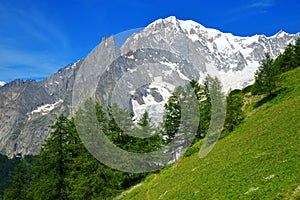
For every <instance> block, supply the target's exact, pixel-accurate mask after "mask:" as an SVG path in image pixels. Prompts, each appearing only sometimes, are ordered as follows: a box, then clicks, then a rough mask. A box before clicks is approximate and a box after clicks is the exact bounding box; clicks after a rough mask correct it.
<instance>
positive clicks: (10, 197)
mask: <svg viewBox="0 0 300 200" xmlns="http://www.w3.org/2000/svg"><path fill="white" fill-rule="evenodd" d="M11 177H12V180H11V187H10V188H9V189H7V190H6V191H5V194H4V200H15V199H19V200H27V199H30V198H29V197H28V189H29V184H30V174H29V166H28V163H27V162H26V161H25V160H22V161H21V163H19V164H18V165H17V166H16V168H15V169H14V171H13V172H12V173H11Z"/></svg>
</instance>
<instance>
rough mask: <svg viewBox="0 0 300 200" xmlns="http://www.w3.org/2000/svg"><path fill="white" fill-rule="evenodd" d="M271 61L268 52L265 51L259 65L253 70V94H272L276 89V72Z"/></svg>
mask: <svg viewBox="0 0 300 200" xmlns="http://www.w3.org/2000/svg"><path fill="white" fill-rule="evenodd" d="M273 63H274V61H273V59H272V58H271V56H270V54H269V53H266V54H265V57H264V59H263V60H262V63H261V65H260V66H259V68H258V70H257V71H256V72H255V82H254V85H253V87H252V93H253V94H262V93H268V94H269V95H272V94H273V92H274V90H275V89H276V75H277V74H278V72H277V71H276V68H275V67H273Z"/></svg>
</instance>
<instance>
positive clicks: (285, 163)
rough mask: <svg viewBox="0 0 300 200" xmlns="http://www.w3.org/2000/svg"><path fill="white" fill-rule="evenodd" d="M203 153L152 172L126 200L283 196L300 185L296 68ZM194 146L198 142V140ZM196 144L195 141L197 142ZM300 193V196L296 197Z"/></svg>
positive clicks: (299, 88)
mask: <svg viewBox="0 0 300 200" xmlns="http://www.w3.org/2000/svg"><path fill="white" fill-rule="evenodd" d="M278 86H279V88H283V89H282V91H281V93H280V94H279V95H278V96H277V97H276V98H274V99H272V100H270V101H269V102H267V103H264V104H263V105H261V106H260V107H259V108H258V109H254V110H251V109H248V111H249V112H253V113H252V114H251V115H249V117H247V118H246V119H245V120H244V122H243V123H242V124H241V125H240V126H238V127H236V128H235V130H234V131H233V132H232V133H230V135H228V136H227V137H225V138H223V139H222V140H219V141H218V142H217V144H216V145H215V147H214V149H213V150H212V151H211V152H210V153H209V154H208V156H207V157H205V158H203V159H200V158H199V157H198V154H197V153H195V154H193V155H191V156H190V157H186V158H181V159H180V160H179V161H177V162H176V163H174V164H173V165H171V166H168V167H167V168H166V169H163V170H161V171H160V172H159V173H158V176H157V178H156V179H155V180H153V181H151V179H152V178H153V177H154V176H153V175H151V176H150V177H148V179H146V180H147V181H146V182H144V183H143V185H142V186H140V187H138V188H137V189H135V190H133V191H131V192H130V193H129V194H128V195H127V196H126V197H125V198H124V199H130V200H131V199H139V200H141V199H155V200H156V199H285V198H287V199H288V198H289V196H295V197H296V196H297V194H295V192H294V191H295V189H296V188H297V187H298V186H299V185H300V68H297V69H295V70H293V71H290V72H287V73H285V74H283V75H281V76H280V77H279V82H278ZM196 145H197V144H196ZM198 145H199V144H198ZM298 197H299V196H298Z"/></svg>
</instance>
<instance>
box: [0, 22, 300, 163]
mask: <svg viewBox="0 0 300 200" xmlns="http://www.w3.org/2000/svg"><path fill="white" fill-rule="evenodd" d="M298 35H299V34H286V33H285V32H283V31H279V32H278V33H277V34H275V35H274V36H272V37H266V36H262V35H256V36H252V37H238V36H233V35H232V34H230V33H222V32H220V31H217V30H216V29H207V28H205V27H204V26H202V25H200V24H198V23H197V22H192V21H191V20H186V21H183V20H178V19H176V18H175V17H169V18H166V19H159V20H156V21H155V22H153V23H151V24H149V25H148V26H147V27H146V28H145V29H143V30H141V31H140V32H138V33H135V34H133V35H132V36H130V37H129V38H128V39H127V40H126V41H125V42H124V44H123V45H122V46H121V48H118V47H117V46H116V44H115V42H114V36H111V37H109V38H103V39H102V41H101V43H100V44H99V45H97V47H96V48H95V49H94V50H93V51H92V52H91V53H89V55H88V56H87V57H86V58H84V59H80V60H78V61H77V62H75V63H71V64H69V65H67V66H66V67H64V68H61V69H60V70H58V71H57V72H56V73H54V74H53V75H51V76H49V77H47V78H45V79H43V80H41V81H39V82H36V81H22V80H15V81H12V82H10V83H6V84H5V85H4V86H2V87H0V102H1V107H0V119H1V122H0V133H1V134H0V153H2V154H6V155H9V156H10V157H12V156H13V155H14V154H16V153H22V154H24V155H26V154H38V153H39V150H40V148H41V145H42V144H43V142H44V140H45V139H46V138H47V137H48V133H49V128H48V127H49V125H51V124H52V123H53V122H54V121H55V119H56V117H57V116H58V115H60V114H65V115H70V114H71V103H72V101H73V100H74V99H73V97H74V88H76V90H78V91H79V92H82V94H84V95H87V96H88V95H90V93H91V92H96V93H97V95H98V97H99V98H100V99H102V101H103V102H107V101H111V100H112V99H113V98H114V96H109V95H110V92H112V90H109V88H110V89H113V88H114V87H115V82H116V80H119V78H124V77H125V78H126V77H127V79H128V78H130V77H131V78H130V79H128V80H126V79H124V81H125V83H126V84H123V85H125V86H126V87H127V88H126V90H128V91H129V90H137V89H138V88H133V87H132V88H130V87H129V86H130V84H127V82H126V81H129V82H128V83H131V84H133V85H134V84H137V83H139V84H142V83H143V84H144V82H143V81H145V80H146V79H147V78H146V77H148V79H147V80H149V82H148V83H146V85H147V84H148V85H147V87H144V89H145V90H146V91H145V92H143V93H130V94H125V93H124V95H125V96H126V95H127V96H128V95H129V96H130V100H129V102H127V101H126V102H124V101H122V100H119V102H118V103H120V104H124V106H125V107H129V108H131V109H132V110H133V111H134V113H135V114H136V115H140V114H141V113H142V112H143V110H144V109H149V111H150V113H152V114H153V115H158V114H159V113H160V114H161V113H162V108H163V103H164V102H166V101H167V98H168V96H170V95H171V92H172V91H171V90H172V88H173V87H175V86H177V85H180V84H183V83H185V82H188V81H189V80H191V79H194V80H197V81H199V82H201V81H202V80H203V78H204V77H205V76H206V75H207V74H209V73H213V74H215V75H217V76H218V78H220V80H221V81H222V83H223V85H224V86H225V87H224V90H229V89H230V88H231V89H235V88H242V87H245V86H247V85H249V84H251V83H252V82H253V77H254V72H255V70H256V69H257V67H258V66H259V62H260V61H261V59H262V58H263V56H264V53H265V52H269V51H270V52H271V55H273V57H276V56H278V55H279V53H281V52H283V50H284V47H285V46H286V45H287V44H288V43H293V42H294V41H295V40H296V38H297V37H298ZM245 41H246V42H245ZM108 52H109V53H108ZM145 52H147V54H146V53H145ZM141 66H142V67H141ZM147 67H148V68H147ZM141 69H144V70H141ZM146 69H147V70H148V71H149V70H150V71H149V73H148V71H147V70H146ZM154 69H155V70H156V71H155V70H154ZM136 73H137V74H138V76H137V74H136ZM125 75H126V76H125ZM151 76H152V77H151ZM132 77H136V80H133V78H132ZM159 77H160V78H159ZM117 78H118V79H117ZM80 81H83V82H82V84H81V85H80V84H79V85H76V84H77V83H80ZM84 81H89V82H87V83H91V84H92V83H93V82H94V85H95V83H96V85H95V88H94V89H93V90H90V87H89V86H90V85H89V84H87V83H86V82H84ZM168 82H172V83H176V84H174V85H170V84H169V85H167V86H166V84H165V83H168ZM77 86H80V87H77ZM141 87H142V85H141ZM104 88H107V89H104ZM147 90H149V91H150V92H149V91H148V92H147ZM119 91H121V88H119ZM154 91H155V92H154ZM136 95H139V96H136ZM138 99H139V100H138ZM142 100H143V101H142ZM23 104H28V105H23ZM17 105H18V106H17ZM154 117H157V116H154ZM158 120H159V118H158Z"/></svg>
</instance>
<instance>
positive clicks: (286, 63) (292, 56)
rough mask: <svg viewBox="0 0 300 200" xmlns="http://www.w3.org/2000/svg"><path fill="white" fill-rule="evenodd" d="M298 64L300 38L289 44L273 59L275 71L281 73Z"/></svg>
mask: <svg viewBox="0 0 300 200" xmlns="http://www.w3.org/2000/svg"><path fill="white" fill-rule="evenodd" d="M299 66H300V38H298V39H297V40H296V42H295V45H292V44H289V45H288V46H287V47H286V48H285V50H284V52H283V53H282V54H280V55H279V56H278V57H277V58H276V60H275V61H274V67H275V68H276V70H277V73H283V72H287V71H290V70H292V69H295V68H297V67H299Z"/></svg>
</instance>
